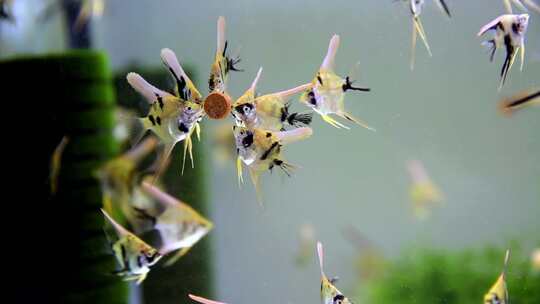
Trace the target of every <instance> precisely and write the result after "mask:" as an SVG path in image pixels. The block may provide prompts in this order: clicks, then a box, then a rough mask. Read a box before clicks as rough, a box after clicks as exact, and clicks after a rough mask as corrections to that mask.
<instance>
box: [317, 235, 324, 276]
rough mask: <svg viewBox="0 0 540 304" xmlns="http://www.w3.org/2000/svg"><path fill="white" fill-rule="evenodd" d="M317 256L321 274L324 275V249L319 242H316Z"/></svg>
mask: <svg viewBox="0 0 540 304" xmlns="http://www.w3.org/2000/svg"><path fill="white" fill-rule="evenodd" d="M317 256H318V257H319V268H320V269H321V276H322V277H326V275H325V274H324V251H323V245H322V243H321V242H317Z"/></svg>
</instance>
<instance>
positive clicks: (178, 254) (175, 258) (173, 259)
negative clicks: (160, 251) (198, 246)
mask: <svg viewBox="0 0 540 304" xmlns="http://www.w3.org/2000/svg"><path fill="white" fill-rule="evenodd" d="M190 249H191V247H184V248H182V249H180V250H178V251H177V252H176V253H175V254H174V255H173V256H172V257H171V258H170V259H168V260H167V262H165V264H163V267H169V266H171V265H173V264H174V263H176V261H178V260H179V259H180V258H181V257H183V256H184V255H186V253H188V251H189V250H190Z"/></svg>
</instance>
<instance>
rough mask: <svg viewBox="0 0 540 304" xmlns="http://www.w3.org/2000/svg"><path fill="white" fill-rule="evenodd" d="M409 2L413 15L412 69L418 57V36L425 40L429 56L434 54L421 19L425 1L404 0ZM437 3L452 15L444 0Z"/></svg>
mask: <svg viewBox="0 0 540 304" xmlns="http://www.w3.org/2000/svg"><path fill="white" fill-rule="evenodd" d="M404 1H407V2H409V9H410V11H411V15H412V40H411V63H410V67H411V70H414V64H415V57H416V40H417V36H420V39H422V42H424V46H425V47H426V50H427V51H428V54H429V56H430V57H431V56H433V54H432V53H431V48H430V47H429V43H428V41H427V35H426V31H425V30H424V26H423V25H422V21H421V20H420V15H421V14H422V9H423V7H424V4H425V1H424V0H404ZM435 2H436V3H437V6H438V7H439V9H440V10H441V11H442V12H444V13H445V14H446V15H447V16H448V17H452V15H451V14H450V9H449V8H448V5H447V4H446V2H445V1H444V0H435Z"/></svg>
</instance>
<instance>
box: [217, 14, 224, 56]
mask: <svg viewBox="0 0 540 304" xmlns="http://www.w3.org/2000/svg"><path fill="white" fill-rule="evenodd" d="M224 51H225V17H223V16H219V18H218V21H217V49H216V52H217V53H218V54H223V52H224Z"/></svg>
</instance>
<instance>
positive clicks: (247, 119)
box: [232, 68, 313, 131]
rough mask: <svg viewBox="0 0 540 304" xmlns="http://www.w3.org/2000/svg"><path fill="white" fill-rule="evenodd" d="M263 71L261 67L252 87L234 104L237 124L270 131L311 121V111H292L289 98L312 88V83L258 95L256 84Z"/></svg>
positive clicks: (304, 124)
mask: <svg viewBox="0 0 540 304" xmlns="http://www.w3.org/2000/svg"><path fill="white" fill-rule="evenodd" d="M261 73H262V68H260V69H259V72H258V73H257V76H256V77H255V80H253V83H252V84H251V87H250V88H249V89H248V90H246V92H245V93H244V94H243V95H242V96H241V97H240V98H238V99H237V100H236V102H235V103H234V104H233V112H232V113H233V116H234V117H235V118H236V120H237V125H245V126H246V127H248V128H249V129H254V128H261V129H265V130H270V131H282V130H285V128H284V125H285V124H287V125H289V126H294V127H299V126H307V125H309V124H310V123H311V119H312V116H313V115H312V114H311V113H290V111H289V107H290V103H289V102H288V101H287V99H288V98H289V97H291V96H293V95H295V94H298V93H300V92H303V91H305V90H307V89H309V88H311V83H307V84H304V85H300V86H297V87H295V88H292V89H289V90H285V91H281V92H277V93H271V94H266V95H262V96H256V92H255V89H256V86H257V83H258V81H259V78H260V76H261Z"/></svg>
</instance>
